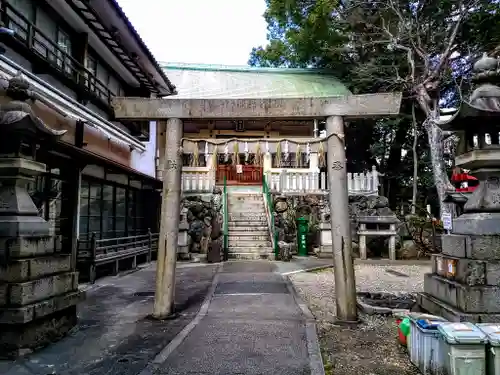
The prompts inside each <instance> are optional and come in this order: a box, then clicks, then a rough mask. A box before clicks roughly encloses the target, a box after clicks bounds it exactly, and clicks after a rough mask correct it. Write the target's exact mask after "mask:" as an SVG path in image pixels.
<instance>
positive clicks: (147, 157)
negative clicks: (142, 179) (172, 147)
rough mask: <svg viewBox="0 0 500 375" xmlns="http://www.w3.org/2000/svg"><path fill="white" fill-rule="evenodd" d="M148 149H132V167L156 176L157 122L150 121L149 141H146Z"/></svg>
mask: <svg viewBox="0 0 500 375" xmlns="http://www.w3.org/2000/svg"><path fill="white" fill-rule="evenodd" d="M144 144H145V145H146V151H144V152H142V153H141V152H139V151H136V150H132V161H131V164H132V165H131V167H132V168H133V169H135V170H137V171H139V172H141V173H144V174H146V175H148V176H151V177H153V178H155V177H156V168H155V166H156V164H155V157H156V122H155V121H151V122H150V123H149V142H144Z"/></svg>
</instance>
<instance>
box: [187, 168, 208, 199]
mask: <svg viewBox="0 0 500 375" xmlns="http://www.w3.org/2000/svg"><path fill="white" fill-rule="evenodd" d="M214 185H215V174H214V171H211V170H210V168H208V167H182V180H181V186H182V188H181V189H182V191H183V192H186V193H187V192H193V193H194V192H199V193H205V192H211V191H212V190H213V188H214Z"/></svg>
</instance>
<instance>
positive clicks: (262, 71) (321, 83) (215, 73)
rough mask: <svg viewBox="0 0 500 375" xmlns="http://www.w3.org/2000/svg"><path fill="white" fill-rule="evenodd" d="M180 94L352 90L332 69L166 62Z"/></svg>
mask: <svg viewBox="0 0 500 375" xmlns="http://www.w3.org/2000/svg"><path fill="white" fill-rule="evenodd" d="M162 67H163V69H164V70H165V71H166V72H167V74H168V77H169V78H170V81H171V82H172V83H173V84H174V85H175V86H176V87H177V92H178V95H176V96H174V97H172V99H181V98H185V99H188V98H189V99H201V98H207V99H208V98H211V99H216V98H219V99H229V98H246V99H252V98H318V97H319V98H321V97H332V96H344V95H350V94H351V92H350V91H349V90H348V89H347V87H346V86H345V85H344V84H342V83H341V82H340V81H339V80H337V79H336V78H335V76H334V75H333V74H332V72H330V71H325V70H317V69H288V68H252V67H248V66H224V65H203V64H184V63H180V64H174V63H163V64H162Z"/></svg>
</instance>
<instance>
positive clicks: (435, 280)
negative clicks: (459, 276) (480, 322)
mask: <svg viewBox="0 0 500 375" xmlns="http://www.w3.org/2000/svg"><path fill="white" fill-rule="evenodd" d="M424 290H425V292H426V293H428V294H430V295H432V296H434V297H435V298H437V299H439V300H440V301H442V302H444V303H446V304H448V305H451V306H452V307H454V308H457V309H458V310H461V311H463V312H465V313H488V314H491V313H492V314H500V287H496V286H468V285H463V284H459V283H457V282H456V281H452V280H448V279H445V278H443V277H440V276H438V275H434V274H426V275H425V276H424Z"/></svg>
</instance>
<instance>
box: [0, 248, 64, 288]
mask: <svg viewBox="0 0 500 375" xmlns="http://www.w3.org/2000/svg"><path fill="white" fill-rule="evenodd" d="M70 270H71V255H69V254H62V255H52V256H45V257H37V258H28V259H13V260H12V261H11V262H10V263H9V264H8V265H6V266H4V267H2V266H0V281H6V282H23V281H27V280H34V279H38V278H41V277H44V276H48V275H54V274H57V273H61V272H69V271H70Z"/></svg>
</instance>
